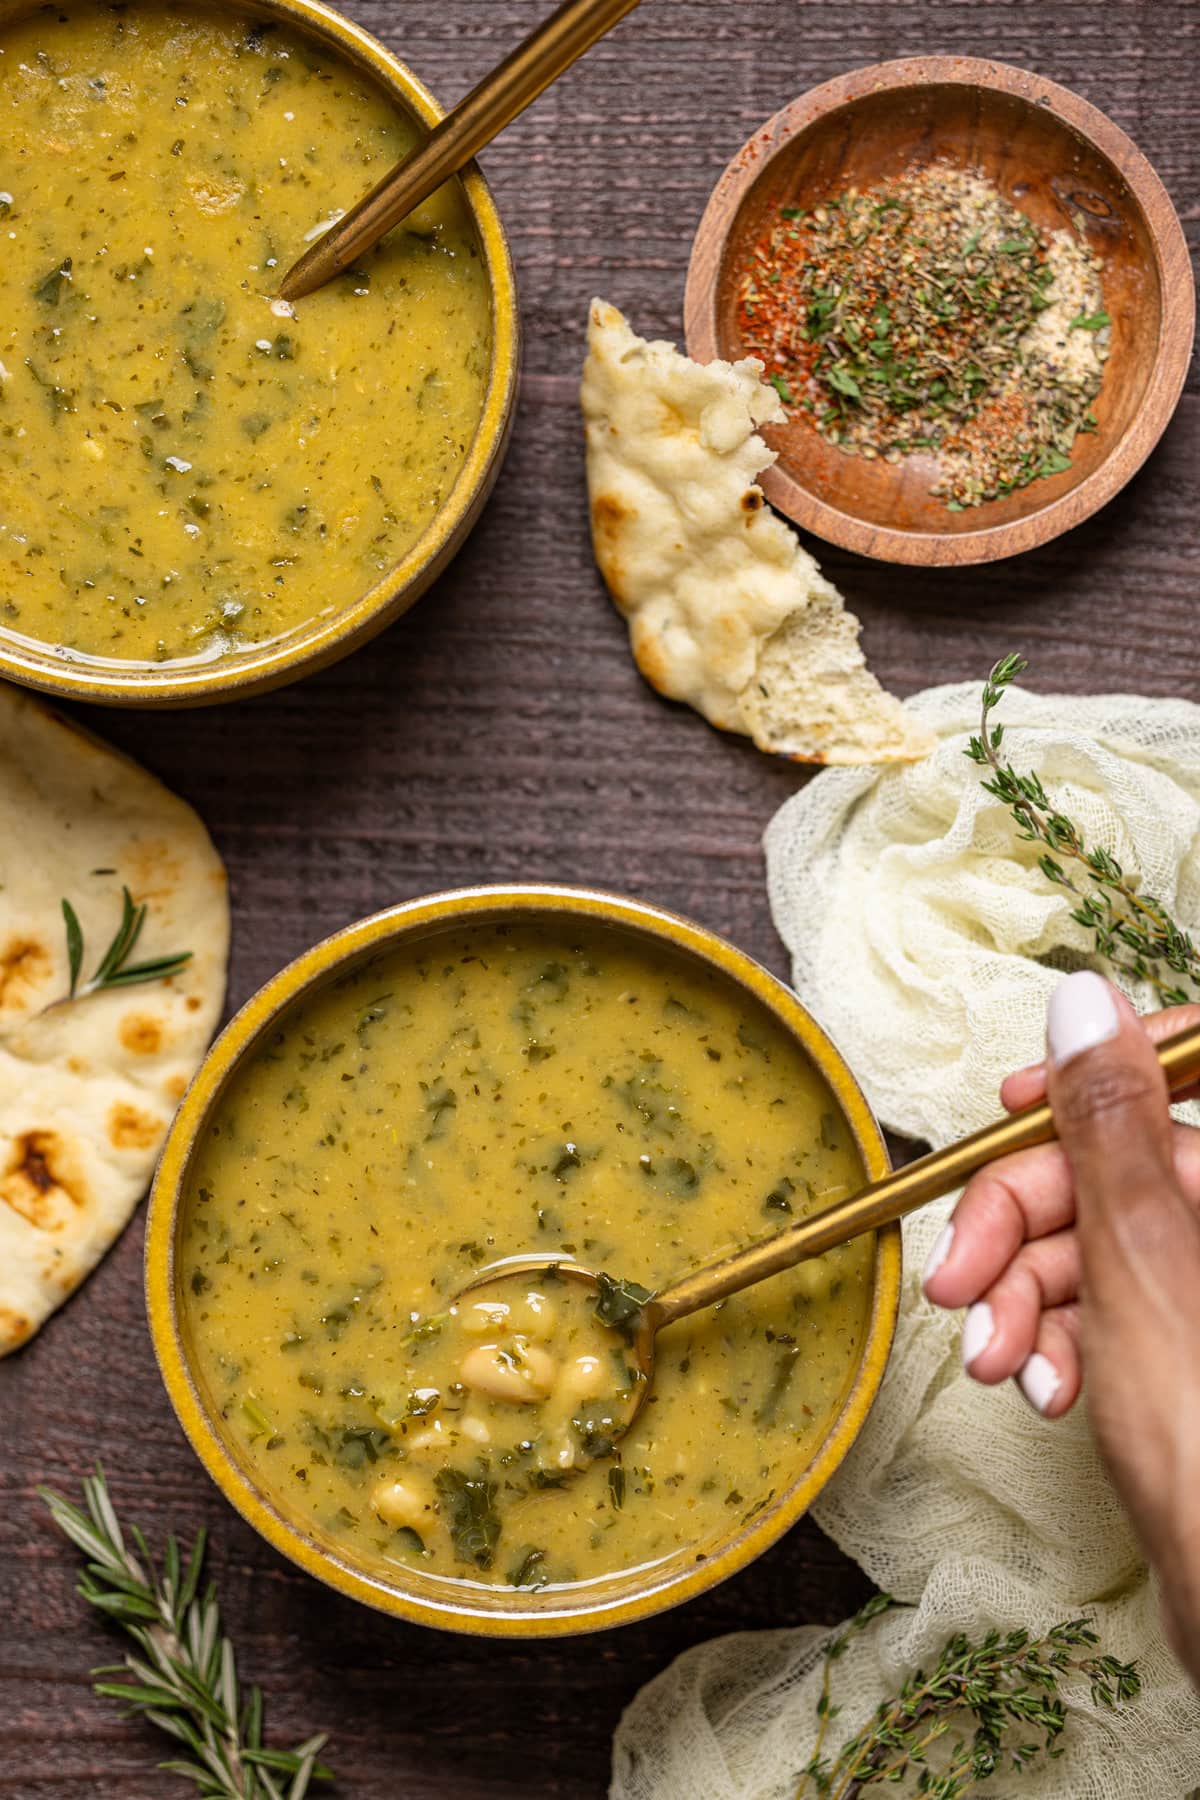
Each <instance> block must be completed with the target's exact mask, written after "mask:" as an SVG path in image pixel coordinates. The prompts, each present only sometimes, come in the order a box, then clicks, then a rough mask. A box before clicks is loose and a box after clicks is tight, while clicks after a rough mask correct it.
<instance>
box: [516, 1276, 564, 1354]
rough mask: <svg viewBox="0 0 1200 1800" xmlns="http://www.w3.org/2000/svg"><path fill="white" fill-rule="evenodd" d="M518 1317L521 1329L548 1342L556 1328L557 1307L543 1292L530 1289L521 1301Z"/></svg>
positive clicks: (532, 1336) (545, 1342)
mask: <svg viewBox="0 0 1200 1800" xmlns="http://www.w3.org/2000/svg"><path fill="white" fill-rule="evenodd" d="M519 1319H520V1325H521V1329H522V1331H524V1332H526V1333H528V1335H529V1336H530V1337H531V1338H536V1339H537V1340H538V1341H539V1342H540V1343H543V1344H548V1343H549V1342H550V1339H551V1338H552V1337H553V1336H554V1333H555V1332H556V1331H557V1329H558V1308H557V1307H556V1306H555V1304H554V1302H553V1300H548V1299H547V1298H546V1296H545V1294H539V1293H538V1292H537V1290H536V1289H530V1291H529V1293H527V1294H526V1296H525V1298H524V1300H523V1301H522V1303H521V1307H520V1312H519Z"/></svg>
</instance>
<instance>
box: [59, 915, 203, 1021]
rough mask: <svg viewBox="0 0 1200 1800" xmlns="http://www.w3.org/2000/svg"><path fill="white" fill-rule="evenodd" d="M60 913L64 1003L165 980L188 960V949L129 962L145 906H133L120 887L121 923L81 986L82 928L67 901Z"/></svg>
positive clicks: (140, 931) (142, 923)
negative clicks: (67, 979) (67, 975)
mask: <svg viewBox="0 0 1200 1800" xmlns="http://www.w3.org/2000/svg"><path fill="white" fill-rule="evenodd" d="M62 914H63V920H64V922H65V924H66V928H67V964H68V967H69V969H70V972H71V985H70V987H69V988H68V990H67V998H68V1000H79V999H82V998H83V996H84V995H85V994H94V993H97V992H98V991H99V990H100V989H101V988H114V987H133V986H134V985H135V983H137V982H141V981H165V980H167V978H168V976H171V975H178V973H179V971H180V970H181V969H182V968H183V967H184V965H185V964H186V963H189V962H190V961H191V960H192V953H191V951H190V950H178V951H175V952H174V953H173V954H168V955H166V956H155V957H151V958H150V960H149V961H148V962H141V963H131V962H130V961H129V958H130V956H131V955H132V954H133V950H134V946H135V945H136V944H137V941H138V939H139V937H140V936H141V935H142V926H143V925H144V924H145V923H146V903H145V901H143V902H142V904H141V905H140V906H135V904H134V900H133V895H132V894H131V893H130V892H129V889H128V888H127V887H123V888H122V889H121V923H120V924H119V925H118V926H117V934H116V936H115V937H114V938H113V940H112V943H111V944H110V945H109V946H108V949H107V950H106V951H105V952H104V955H103V956H102V957H101V958H100V961H99V962H98V963H97V964H96V969H95V973H94V974H93V975H92V976H90V977H89V979H88V980H87V981H85V982H84V983H83V986H82V987H81V986H80V985H79V977H80V974H81V973H82V970H83V927H82V926H81V925H80V923H79V915H78V914H77V913H76V911H75V908H74V907H73V906H72V905H71V902H70V901H69V900H64V901H63V902H62Z"/></svg>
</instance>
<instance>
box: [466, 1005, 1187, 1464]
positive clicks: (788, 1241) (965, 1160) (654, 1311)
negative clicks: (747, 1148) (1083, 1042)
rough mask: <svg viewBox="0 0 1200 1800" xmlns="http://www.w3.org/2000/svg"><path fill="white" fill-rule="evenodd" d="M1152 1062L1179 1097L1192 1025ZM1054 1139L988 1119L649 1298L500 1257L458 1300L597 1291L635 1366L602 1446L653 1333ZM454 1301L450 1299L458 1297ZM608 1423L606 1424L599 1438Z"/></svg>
mask: <svg viewBox="0 0 1200 1800" xmlns="http://www.w3.org/2000/svg"><path fill="white" fill-rule="evenodd" d="M1156 1051H1157V1055H1158V1060H1159V1062H1160V1064H1161V1065H1162V1069H1163V1073H1164V1074H1165V1075H1166V1078H1167V1086H1168V1088H1169V1089H1170V1091H1171V1092H1172V1093H1173V1094H1174V1093H1178V1092H1179V1091H1180V1090H1181V1089H1183V1088H1186V1087H1188V1086H1190V1085H1191V1084H1192V1083H1193V1082H1195V1081H1196V1080H1197V1079H1200V1026H1197V1027H1194V1028H1193V1029H1192V1030H1190V1031H1182V1032H1180V1033H1179V1034H1178V1035H1177V1036H1175V1037H1172V1038H1167V1039H1165V1040H1164V1041H1163V1042H1162V1043H1161V1044H1158V1045H1157V1046H1156ZM1055 1136H1056V1133H1055V1129H1054V1116H1053V1114H1052V1113H1051V1111H1050V1107H1049V1105H1048V1104H1047V1103H1045V1102H1042V1104H1040V1105H1038V1106H1031V1107H1026V1108H1025V1109H1024V1110H1023V1111H1022V1112H1018V1113H1012V1114H1010V1116H1009V1117H1008V1118H1005V1119H997V1120H996V1122H995V1124H993V1125H985V1126H984V1127H983V1129H982V1130H981V1131H976V1132H973V1133H972V1135H971V1136H970V1137H966V1138H962V1139H961V1140H960V1141H959V1142H958V1143H956V1144H947V1145H946V1146H945V1148H944V1149H942V1150H934V1151H931V1152H930V1154H929V1155H928V1156H922V1157H920V1158H919V1159H918V1160H917V1161H916V1162H911V1163H909V1164H908V1165H907V1166H906V1167H905V1168H903V1169H897V1170H895V1171H894V1172H893V1173H892V1174H890V1175H885V1176H884V1177H883V1178H882V1180H880V1181H873V1182H871V1183H870V1184H869V1185H868V1186H867V1187H864V1188H860V1189H859V1191H858V1193H857V1194H852V1195H850V1196H849V1197H848V1198H847V1199H845V1200H838V1201H837V1202H836V1203H835V1204H834V1205H833V1206H829V1207H826V1209H825V1210H824V1212H819V1213H814V1214H813V1215H812V1217H811V1218H807V1219H801V1220H799V1221H798V1222H797V1223H796V1224H795V1225H790V1226H789V1227H788V1229H787V1230H786V1231H781V1232H778V1233H777V1234H776V1235H775V1236H774V1237H769V1238H765V1239H763V1241H762V1242H761V1243H757V1244H752V1245H751V1246H750V1248H749V1249H748V1250H739V1251H737V1252H736V1253H735V1254H734V1255H732V1256H727V1257H725V1258H723V1259H722V1261H720V1262H715V1263H709V1264H708V1266H707V1267H706V1268H703V1269H696V1270H694V1271H693V1273H692V1274H690V1275H685V1276H684V1277H683V1279H682V1280H681V1281H677V1282H674V1283H672V1284H671V1286H669V1287H665V1288H660V1289H659V1290H658V1291H657V1292H656V1293H649V1292H648V1291H647V1290H646V1289H644V1288H637V1287H634V1286H633V1284H631V1283H627V1282H621V1281H614V1280H613V1279H612V1278H611V1277H610V1276H607V1275H597V1274H595V1273H594V1272H593V1271H592V1270H590V1269H586V1268H584V1267H583V1266H582V1264H580V1263H575V1262H571V1261H570V1260H562V1261H559V1260H557V1259H555V1258H553V1257H549V1258H548V1257H545V1256H542V1257H532V1256H519V1257H509V1258H506V1259H505V1260H504V1261H503V1262H501V1263H498V1264H493V1265H492V1267H491V1269H490V1270H484V1271H481V1272H480V1274H479V1275H478V1276H477V1277H476V1279H475V1280H474V1281H473V1282H471V1283H470V1286H469V1287H468V1288H465V1289H464V1290H463V1293H472V1292H474V1291H475V1290H477V1289H478V1288H481V1287H489V1288H495V1287H498V1286H500V1285H501V1284H504V1283H508V1282H512V1281H517V1280H524V1281H525V1283H526V1284H527V1283H528V1278H529V1276H530V1275H531V1274H533V1273H535V1272H536V1273H540V1274H543V1275H544V1274H545V1273H546V1272H547V1271H548V1270H549V1269H554V1270H555V1271H556V1272H557V1273H558V1274H560V1275H563V1276H566V1277H568V1278H569V1279H571V1280H573V1281H580V1282H585V1283H589V1284H590V1285H591V1287H592V1288H594V1289H595V1290H596V1295H597V1301H596V1312H597V1316H598V1318H599V1319H600V1321H601V1323H602V1324H605V1325H612V1326H616V1327H618V1328H619V1329H620V1330H621V1332H622V1335H623V1336H624V1337H625V1339H626V1341H627V1343H629V1345H630V1346H631V1347H632V1349H633V1353H634V1356H635V1357H636V1359H637V1371H636V1375H637V1380H636V1383H635V1386H634V1388H633V1391H632V1393H631V1395H630V1402H629V1407H628V1411H627V1412H626V1414H625V1416H624V1419H623V1420H613V1421H612V1427H613V1428H612V1431H611V1433H610V1435H611V1437H612V1438H613V1439H614V1440H615V1439H616V1438H618V1437H621V1436H623V1435H624V1434H625V1432H627V1431H628V1430H629V1427H630V1426H631V1425H632V1424H633V1421H634V1420H635V1419H636V1417H637V1415H638V1413H639V1412H640V1411H641V1409H642V1407H643V1406H644V1405H645V1402H646V1398H647V1396H648V1394H649V1392H650V1386H651V1383H652V1382H653V1380H654V1354H655V1345H656V1340H657V1338H658V1334H659V1332H660V1331H663V1330H664V1329H665V1328H666V1327H667V1326H668V1325H673V1324H674V1323H675V1321H676V1320H677V1319H685V1318H687V1316H688V1315H689V1313H694V1312H699V1311H700V1310H701V1308H703V1307H706V1306H712V1305H714V1304H715V1303H716V1302H717V1301H718V1300H724V1299H725V1298H726V1297H727V1296H728V1295H730V1294H738V1293H740V1292H741V1291H742V1289H743V1288H748V1287H753V1286H754V1285H755V1284H756V1283H757V1282H760V1281H766V1280H767V1279H768V1277H769V1276H771V1275H778V1274H779V1273H780V1272H781V1271H782V1270H784V1269H791V1268H794V1267H795V1265H796V1264H797V1263H799V1262H805V1261H806V1260H807V1259H808V1258H809V1257H813V1256H822V1255H823V1254H824V1253H825V1251H826V1250H832V1249H834V1248H835V1247H836V1246H837V1245H838V1244H844V1243H846V1242H848V1240H849V1239H851V1238H855V1237H858V1236H860V1235H861V1234H862V1233H863V1232H866V1231H878V1230H879V1228H880V1227H881V1226H883V1225H891V1224H892V1223H893V1222H894V1221H895V1220H897V1219H901V1218H903V1217H904V1215H905V1213H910V1212H912V1211H914V1209H915V1208H916V1207H918V1206H924V1205H925V1204H926V1202H927V1201H929V1200H936V1199H938V1198H939V1196H940V1195H942V1194H948V1193H950V1192H951V1191H952V1190H953V1189H954V1188H956V1187H961V1186H962V1185H963V1183H964V1182H965V1181H966V1180H967V1179H968V1178H969V1177H970V1176H972V1175H974V1174H975V1173H976V1172H977V1171H978V1170H980V1169H982V1168H984V1167H985V1166H986V1165H987V1164H988V1163H992V1162H996V1161H998V1160H999V1158H1000V1157H1002V1156H1011V1155H1012V1154H1013V1153H1014V1152H1015V1151H1017V1150H1028V1149H1031V1148H1032V1147H1033V1146H1034V1145H1035V1144H1048V1143H1050V1142H1052V1141H1053V1139H1054V1137H1055ZM461 1297H462V1296H461V1295H459V1296H458V1298H461ZM607 1426H608V1421H606V1429H607Z"/></svg>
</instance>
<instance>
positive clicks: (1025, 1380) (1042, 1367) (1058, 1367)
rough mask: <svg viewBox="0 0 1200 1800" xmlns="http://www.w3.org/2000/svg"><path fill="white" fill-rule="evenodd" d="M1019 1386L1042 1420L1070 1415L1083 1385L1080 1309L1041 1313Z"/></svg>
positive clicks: (1066, 1307) (1063, 1307)
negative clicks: (1080, 1350)
mask: <svg viewBox="0 0 1200 1800" xmlns="http://www.w3.org/2000/svg"><path fill="white" fill-rule="evenodd" d="M1017 1386H1018V1387H1019V1388H1020V1390H1021V1392H1022V1393H1023V1394H1024V1396H1025V1398H1026V1400H1028V1402H1029V1404H1030V1406H1032V1407H1033V1409H1034V1411H1035V1412H1040V1413H1041V1415H1042V1417H1043V1418H1046V1419H1061V1418H1062V1416H1063V1414H1064V1413H1066V1412H1070V1410H1071V1408H1072V1407H1073V1406H1074V1404H1075V1402H1076V1400H1078V1398H1079V1390H1080V1388H1081V1387H1082V1386H1083V1360H1082V1357H1081V1356H1080V1352H1079V1308H1078V1306H1074V1305H1072V1306H1059V1307H1056V1308H1055V1309H1054V1310H1053V1312H1048V1313H1043V1314H1042V1319H1041V1323H1040V1325H1039V1326H1038V1334H1037V1338H1036V1340H1035V1343H1034V1347H1033V1352H1032V1354H1031V1355H1030V1357H1029V1358H1028V1360H1027V1361H1026V1362H1025V1363H1024V1364H1023V1365H1022V1367H1021V1368H1020V1369H1018V1371H1017Z"/></svg>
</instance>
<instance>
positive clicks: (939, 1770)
mask: <svg viewBox="0 0 1200 1800" xmlns="http://www.w3.org/2000/svg"><path fill="white" fill-rule="evenodd" d="M893 1604H894V1602H893V1601H892V1600H891V1599H890V1597H889V1596H888V1595H886V1594H877V1595H876V1596H875V1597H874V1598H873V1599H872V1600H869V1601H868V1602H867V1605H866V1606H865V1607H864V1608H863V1610H862V1611H861V1612H860V1613H859V1614H858V1615H857V1617H855V1618H854V1619H852V1620H851V1622H850V1624H849V1625H848V1626H847V1628H846V1630H845V1631H844V1632H842V1633H840V1634H839V1635H838V1636H837V1637H835V1638H833V1639H832V1640H831V1641H830V1643H829V1645H828V1647H827V1648H826V1651H825V1675H824V1681H823V1684H822V1688H821V1694H820V1697H819V1699H818V1701H817V1721H818V1724H817V1741H816V1745H815V1748H814V1750H813V1755H812V1758H811V1760H810V1761H809V1763H808V1766H807V1768H805V1770H804V1771H803V1773H802V1775H801V1777H800V1785H799V1787H798V1788H797V1790H796V1800H801V1796H803V1794H804V1793H805V1792H806V1790H807V1789H808V1784H809V1781H810V1780H811V1781H812V1783H813V1792H814V1793H815V1795H817V1796H818V1797H819V1800H858V1796H859V1795H860V1794H862V1793H864V1792H865V1791H866V1789H868V1788H871V1787H882V1786H884V1785H885V1784H886V1785H887V1786H889V1787H896V1786H899V1784H900V1783H901V1782H906V1781H907V1782H912V1783H915V1785H913V1786H910V1787H909V1788H908V1790H907V1791H908V1792H909V1793H912V1794H914V1795H915V1794H920V1795H925V1796H927V1797H928V1800H960V1796H961V1795H964V1794H968V1793H970V1791H971V1790H972V1788H973V1787H974V1786H975V1785H976V1783H977V1782H980V1781H984V1780H986V1779H987V1777H988V1776H989V1775H993V1774H995V1773H996V1772H997V1770H998V1769H1000V1768H1001V1767H1002V1765H1003V1764H1004V1763H1005V1762H1010V1763H1011V1765H1012V1767H1013V1768H1014V1769H1017V1770H1020V1769H1024V1768H1027V1767H1028V1766H1029V1764H1030V1763H1031V1762H1033V1761H1034V1759H1035V1758H1036V1757H1038V1756H1042V1755H1045V1756H1048V1757H1057V1756H1061V1755H1062V1753H1063V1746H1062V1745H1061V1744H1060V1743H1059V1741H1058V1740H1059V1738H1060V1737H1061V1736H1062V1733H1063V1729H1064V1727H1065V1725H1066V1720H1067V1708H1066V1702H1065V1701H1064V1700H1063V1699H1062V1697H1061V1695H1060V1693H1059V1688H1060V1685H1061V1683H1062V1681H1063V1679H1064V1677H1066V1676H1068V1675H1080V1676H1082V1677H1083V1678H1084V1679H1085V1680H1086V1681H1087V1682H1088V1684H1089V1686H1090V1688H1091V1695H1092V1703H1093V1705H1095V1706H1098V1707H1104V1708H1106V1709H1107V1710H1109V1711H1115V1709H1116V1708H1117V1707H1119V1706H1123V1705H1125V1704H1126V1703H1127V1702H1128V1701H1130V1700H1133V1699H1135V1698H1136V1697H1137V1695H1138V1694H1139V1693H1140V1691H1141V1679H1140V1677H1139V1675H1138V1673H1137V1669H1136V1668H1135V1666H1134V1665H1133V1664H1132V1663H1123V1662H1118V1660H1117V1658H1116V1657H1115V1656H1103V1655H1095V1654H1093V1652H1094V1650H1095V1646H1096V1645H1097V1643H1098V1642H1099V1639H1098V1638H1097V1636H1096V1633H1095V1631H1094V1630H1093V1629H1092V1622H1091V1620H1090V1619H1067V1620H1064V1621H1063V1622H1062V1623H1061V1624H1059V1625H1055V1626H1052V1627H1051V1629H1050V1630H1049V1631H1048V1632H1046V1634H1045V1636H1043V1637H1040V1638H1033V1637H1031V1636H1030V1634H1029V1632H1027V1631H1010V1632H1007V1633H1004V1634H1002V1633H1000V1632H997V1631H989V1632H988V1634H987V1636H986V1637H984V1638H983V1639H982V1640H981V1641H980V1642H979V1643H977V1644H972V1643H971V1642H970V1640H969V1639H968V1638H967V1637H966V1636H965V1635H964V1634H962V1633H959V1634H958V1635H956V1636H955V1637H952V1638H951V1639H950V1641H949V1643H948V1644H947V1645H946V1647H945V1649H944V1650H943V1651H942V1653H941V1655H940V1656H939V1658H938V1660H937V1663H936V1664H935V1666H934V1668H933V1670H932V1672H931V1673H930V1674H928V1675H927V1674H926V1673H925V1671H924V1670H923V1669H918V1670H917V1671H916V1673H915V1674H914V1675H912V1676H910V1677H909V1679H908V1680H907V1681H906V1682H905V1683H904V1685H903V1687H902V1688H901V1689H900V1692H899V1694H898V1695H897V1696H896V1697H895V1699H893V1700H885V1701H884V1702H883V1703H882V1704H881V1705H880V1706H878V1707H877V1708H876V1710H875V1713H874V1714H873V1716H872V1718H871V1719H870V1721H869V1722H868V1723H867V1724H866V1725H865V1726H864V1727H863V1729H862V1730H861V1731H860V1732H859V1733H858V1734H857V1736H855V1737H853V1738H851V1739H850V1741H849V1742H848V1743H846V1744H844V1745H843V1746H842V1748H841V1749H840V1750H839V1751H838V1753H837V1755H836V1756H835V1757H833V1758H832V1759H830V1758H827V1757H825V1756H824V1755H823V1754H822V1750H823V1746H824V1742H825V1737H826V1733H827V1730H828V1726H829V1724H830V1721H831V1720H833V1719H834V1718H836V1717H837V1714H838V1711H839V1708H838V1707H836V1706H834V1705H832V1704H831V1701H830V1670H831V1668H832V1666H833V1664H834V1663H835V1662H836V1661H837V1660H838V1658H839V1657H841V1656H843V1655H844V1654H845V1652H846V1649H847V1647H848V1645H849V1642H850V1640H851V1638H853V1637H854V1636H856V1635H857V1633H859V1632H860V1631H862V1630H863V1629H864V1628H865V1626H866V1625H868V1624H869V1623H870V1621H871V1620H872V1619H873V1618H875V1617H876V1616H877V1615H878V1614H879V1613H881V1612H883V1611H885V1610H886V1609H887V1608H888V1607H889V1606H891V1605H893ZM970 1719H973V1720H974V1731H973V1734H972V1736H971V1737H970V1739H968V1738H967V1737H966V1736H963V1735H957V1733H961V1732H963V1730H964V1725H965V1722H966V1721H967V1720H970ZM951 1732H956V1735H955V1736H954V1739H953V1742H951V1743H949V1746H948V1749H946V1750H944V1751H943V1753H942V1754H941V1755H940V1756H938V1757H937V1758H936V1759H935V1760H936V1762H937V1765H938V1766H937V1767H931V1766H930V1762H929V1752H930V1750H931V1749H932V1747H933V1746H934V1744H936V1743H938V1742H939V1741H940V1740H941V1739H943V1738H948V1734H950V1733H951ZM1014 1738H1015V1739H1016V1741H1015V1742H1014V1741H1013V1740H1014Z"/></svg>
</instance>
